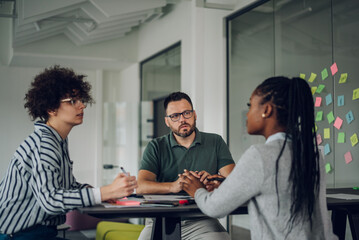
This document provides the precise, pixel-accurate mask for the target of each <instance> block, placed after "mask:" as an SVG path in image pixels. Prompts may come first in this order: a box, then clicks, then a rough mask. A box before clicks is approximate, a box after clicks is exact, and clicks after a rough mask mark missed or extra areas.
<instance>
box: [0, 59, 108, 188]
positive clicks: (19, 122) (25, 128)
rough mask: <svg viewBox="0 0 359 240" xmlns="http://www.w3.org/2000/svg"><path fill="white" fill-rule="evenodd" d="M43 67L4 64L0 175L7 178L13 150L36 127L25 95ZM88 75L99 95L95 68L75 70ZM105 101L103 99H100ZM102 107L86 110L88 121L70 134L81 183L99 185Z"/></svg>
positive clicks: (0, 69)
mask: <svg viewBox="0 0 359 240" xmlns="http://www.w3.org/2000/svg"><path fill="white" fill-rule="evenodd" d="M40 71H42V68H41V69H40V68H22V67H6V66H1V65H0V76H1V80H0V84H1V88H0V120H1V121H0V122H1V124H0V132H1V138H0V152H1V161H0V178H1V179H2V178H3V177H4V174H5V172H6V169H7V166H8V164H9V162H10V160H11V158H12V155H13V153H14V152H15V150H16V148H17V147H18V146H19V145H20V143H21V142H22V141H23V140H24V139H25V138H26V137H27V136H28V135H30V134H31V133H32V131H33V130H34V128H33V122H32V121H31V120H30V117H29V116H28V114H27V111H26V109H25V108H24V101H23V99H24V97H25V94H26V92H27V90H28V88H29V86H30V83H31V81H32V80H33V78H34V76H35V75H37V74H38V73H39V72H40ZM75 71H76V72H77V73H83V74H86V75H88V78H87V80H88V81H89V82H90V83H91V84H92V86H93V94H94V97H96V95H97V93H96V91H97V87H98V86H97V85H98V83H97V82H96V81H97V80H96V72H95V71H81V70H75ZM96 100H97V104H100V105H102V104H101V99H96ZM99 111H100V109H98V108H97V107H96V104H95V105H93V106H92V107H88V108H86V110H85V117H84V123H83V124H82V125H80V126H77V127H75V128H73V130H72V131H71V133H70V135H69V143H70V146H69V151H70V157H71V159H72V160H73V161H74V175H75V176H76V178H77V180H78V181H80V182H87V183H90V184H92V185H97V184H96V181H97V179H96V177H95V178H94V177H93V176H96V169H97V165H96V163H97V151H98V149H97V139H98V136H97V135H98V132H97V131H98V128H99V127H101V125H98V121H97V115H99Z"/></svg>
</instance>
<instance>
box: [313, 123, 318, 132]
mask: <svg viewBox="0 0 359 240" xmlns="http://www.w3.org/2000/svg"><path fill="white" fill-rule="evenodd" d="M314 126H315V131H318V126H317V124H316V123H314Z"/></svg>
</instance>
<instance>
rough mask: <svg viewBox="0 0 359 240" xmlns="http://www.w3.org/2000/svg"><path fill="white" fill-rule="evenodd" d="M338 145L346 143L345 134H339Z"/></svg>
mask: <svg viewBox="0 0 359 240" xmlns="http://www.w3.org/2000/svg"><path fill="white" fill-rule="evenodd" d="M338 143H345V133H344V132H340V133H338Z"/></svg>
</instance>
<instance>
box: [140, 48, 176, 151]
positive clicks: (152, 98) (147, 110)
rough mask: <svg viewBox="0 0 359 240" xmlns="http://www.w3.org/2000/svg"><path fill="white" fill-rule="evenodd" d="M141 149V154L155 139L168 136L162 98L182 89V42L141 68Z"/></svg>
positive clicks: (142, 64) (156, 56) (151, 58)
mask: <svg viewBox="0 0 359 240" xmlns="http://www.w3.org/2000/svg"><path fill="white" fill-rule="evenodd" d="M140 74H141V106H140V109H141V110H140V147H141V153H142V152H143V151H144V149H145V147H146V146H147V144H148V142H149V141H151V139H153V138H155V137H159V136H162V135H164V134H167V133H169V129H168V128H167V126H166V125H165V122H164V116H165V111H164V107H163V102H164V98H165V97H166V96H167V95H168V94H170V93H171V92H175V91H180V89H181V43H176V44H174V45H172V46H170V47H168V48H166V49H164V50H163V51H161V52H159V53H157V54H155V55H154V56H152V57H150V58H148V59H146V60H144V61H143V62H141V65H140Z"/></svg>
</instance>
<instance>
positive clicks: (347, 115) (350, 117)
mask: <svg viewBox="0 0 359 240" xmlns="http://www.w3.org/2000/svg"><path fill="white" fill-rule="evenodd" d="M345 118H346V119H347V123H348V124H350V123H351V122H352V121H353V120H354V115H353V112H352V111H351V110H350V111H349V112H348V113H347V114H346V115H345Z"/></svg>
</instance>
